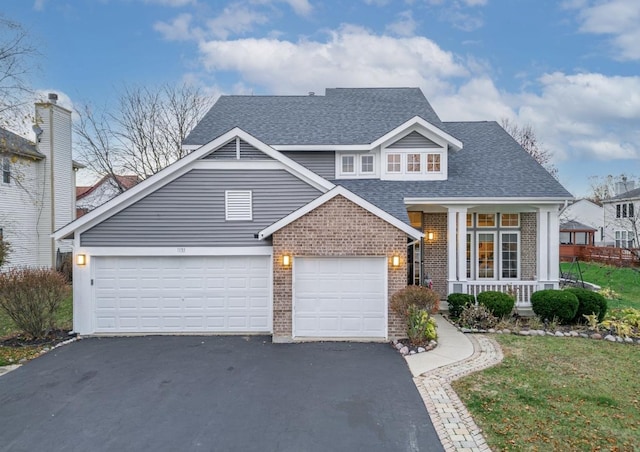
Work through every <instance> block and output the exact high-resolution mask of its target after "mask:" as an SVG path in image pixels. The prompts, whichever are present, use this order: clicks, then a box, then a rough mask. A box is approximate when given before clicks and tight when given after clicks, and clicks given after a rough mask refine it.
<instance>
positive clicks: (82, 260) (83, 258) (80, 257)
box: [76, 254, 87, 266]
mask: <svg viewBox="0 0 640 452" xmlns="http://www.w3.org/2000/svg"><path fill="white" fill-rule="evenodd" d="M76 264H78V265H79V266H83V265H87V255H86V254H76Z"/></svg>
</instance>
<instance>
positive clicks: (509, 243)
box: [500, 232, 518, 279]
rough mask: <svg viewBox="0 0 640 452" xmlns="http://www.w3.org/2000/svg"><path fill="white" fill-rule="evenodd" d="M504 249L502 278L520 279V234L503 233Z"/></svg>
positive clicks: (502, 242) (502, 244)
mask: <svg viewBox="0 0 640 452" xmlns="http://www.w3.org/2000/svg"><path fill="white" fill-rule="evenodd" d="M500 241H501V247H502V262H501V267H502V270H501V272H502V275H501V276H502V278H503V279H516V278H518V234H516V233H515V232H508V233H503V234H502V236H501V240H500Z"/></svg>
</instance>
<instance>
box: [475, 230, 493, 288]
mask: <svg viewBox="0 0 640 452" xmlns="http://www.w3.org/2000/svg"><path fill="white" fill-rule="evenodd" d="M493 241H494V236H493V234H478V278H493V277H494V271H493V269H494V266H495V261H494V255H493V254H494V253H493Z"/></svg>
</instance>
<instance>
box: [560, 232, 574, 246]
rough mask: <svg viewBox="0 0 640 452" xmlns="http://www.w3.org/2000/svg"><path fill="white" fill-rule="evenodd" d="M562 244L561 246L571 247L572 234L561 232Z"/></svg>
mask: <svg viewBox="0 0 640 452" xmlns="http://www.w3.org/2000/svg"><path fill="white" fill-rule="evenodd" d="M560 244H561V245H571V233H570V232H561V233H560Z"/></svg>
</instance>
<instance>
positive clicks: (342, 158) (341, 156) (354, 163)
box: [340, 154, 358, 176]
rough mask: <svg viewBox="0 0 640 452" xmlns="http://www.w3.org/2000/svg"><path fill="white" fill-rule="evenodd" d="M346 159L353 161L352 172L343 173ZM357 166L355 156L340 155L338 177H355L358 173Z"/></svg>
mask: <svg viewBox="0 0 640 452" xmlns="http://www.w3.org/2000/svg"><path fill="white" fill-rule="evenodd" d="M347 158H351V159H353V171H345V170H344V161H345V159H347ZM357 165H358V159H356V156H355V154H341V155H340V175H343V176H346V175H350V176H355V175H356V174H357V172H358V169H357Z"/></svg>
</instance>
